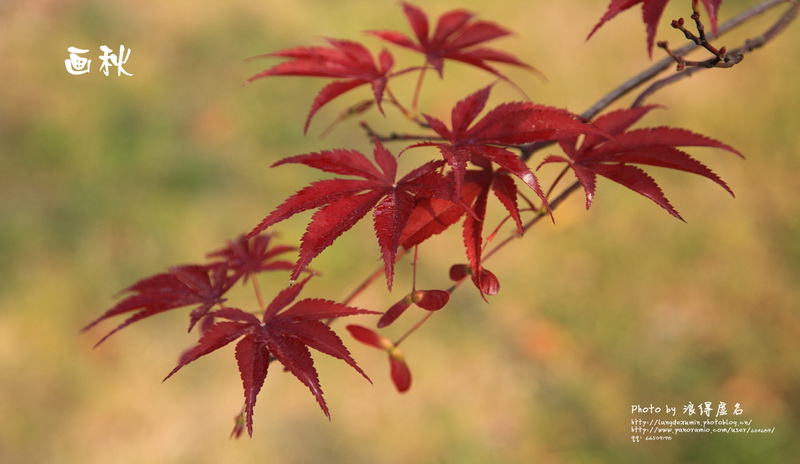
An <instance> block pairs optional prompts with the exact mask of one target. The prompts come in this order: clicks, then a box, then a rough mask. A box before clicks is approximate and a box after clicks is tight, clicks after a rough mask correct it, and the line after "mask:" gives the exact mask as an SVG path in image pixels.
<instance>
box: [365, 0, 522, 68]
mask: <svg viewBox="0 0 800 464" xmlns="http://www.w3.org/2000/svg"><path fill="white" fill-rule="evenodd" d="M402 4H403V12H404V13H405V15H406V18H408V22H409V23H410V24H411V29H412V30H413V31H414V36H415V38H416V41H414V40H413V39H411V38H410V37H408V36H406V35H405V34H403V33H400V32H395V31H368V33H369V34H372V35H375V36H378V37H380V38H381V39H384V40H386V41H388V42H391V43H393V44H395V45H399V46H401V47H405V48H409V49H411V50H415V51H418V52H420V53H423V54H424V55H425V57H426V60H427V62H428V63H430V65H431V66H433V67H434V69H436V71H437V72H438V73H439V76H440V77H441V76H442V69H443V67H444V60H446V59H449V60H455V61H461V62H463V63H467V64H470V65H472V66H476V67H478V68H481V69H483V70H485V71H488V72H490V73H492V74H494V75H496V76H498V77H503V78H504V76H503V75H502V74H500V72H498V71H497V70H496V69H494V68H493V67H491V66H490V65H489V64H488V63H487V62H498V63H505V64H511V65H515V66H521V67H525V68H529V69H533V68H531V67H530V66H528V65H527V64H525V63H523V62H521V61H519V60H518V59H517V58H515V57H513V56H511V55H509V54H507V53H505V52H501V51H499V50H495V49H491V48H483V47H477V45H479V44H482V43H484V42H488V41H490V40H494V39H498V38H500V37H505V36H507V35H510V34H511V32H510V31H508V30H506V29H504V28H502V27H500V26H498V25H497V24H494V23H491V22H488V21H473V18H474V16H475V15H474V14H473V13H471V12H469V11H464V10H452V11H449V12H447V13H445V14H443V15H442V16H441V17H440V18H439V20H438V22H437V23H436V29H434V31H433V34H431V33H430V27H429V24H428V16H427V15H426V14H425V12H423V11H422V10H421V9H420V8H418V7H416V6H414V5H411V4H409V3H406V2H403V3H402Z"/></svg>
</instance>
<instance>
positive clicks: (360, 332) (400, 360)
mask: <svg viewBox="0 0 800 464" xmlns="http://www.w3.org/2000/svg"><path fill="white" fill-rule="evenodd" d="M347 330H348V331H349V332H350V335H352V336H353V338H355V339H356V340H358V341H360V342H361V343H363V344H365V345H369V346H372V347H374V348H377V349H379V350H383V351H385V352H386V353H387V354H388V355H389V374H390V375H391V377H392V382H393V383H394V386H395V388H397V391H398V392H400V393H405V392H407V391H408V389H409V388H411V371H410V370H409V368H408V364H406V358H405V356H403V352H402V351H400V348H399V347H398V346H397V345H395V344H394V343H393V342H392V341H391V340H389V339H388V338H386V337H384V336H382V335H379V334H378V333H376V332H375V331H373V330H371V329H368V328H366V327H362V326H360V325H348V326H347Z"/></svg>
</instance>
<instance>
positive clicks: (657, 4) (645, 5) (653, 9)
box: [587, 0, 722, 56]
mask: <svg viewBox="0 0 800 464" xmlns="http://www.w3.org/2000/svg"><path fill="white" fill-rule="evenodd" d="M668 2H669V0H611V3H610V4H609V5H608V9H607V10H606V13H605V14H604V15H603V17H602V18H600V21H598V23H597V24H595V26H594V28H593V29H592V32H590V33H589V36H588V37H587V39H589V38H591V37H592V35H594V33H595V32H597V30H598V29H599V28H600V26H602V25H603V24H605V23H606V22H608V21H609V20H610V19H611V18H613V17H614V16H616V15H617V14H619V13H621V12H623V11H625V10H627V9H628V8H631V7H633V6H635V5H638V4H639V3H641V4H642V20H643V21H644V23H645V25H646V26H647V53H648V54H649V55H651V56H652V54H653V44H654V43H655V37H656V29H657V28H658V21H659V20H660V19H661V15H662V14H663V13H664V8H666V6H667V3H668ZM721 3H722V0H703V5H704V6H705V7H706V10H707V11H708V16H709V19H710V21H711V31H712V33H713V34H714V35H716V34H717V17H718V16H719V6H720V4H721Z"/></svg>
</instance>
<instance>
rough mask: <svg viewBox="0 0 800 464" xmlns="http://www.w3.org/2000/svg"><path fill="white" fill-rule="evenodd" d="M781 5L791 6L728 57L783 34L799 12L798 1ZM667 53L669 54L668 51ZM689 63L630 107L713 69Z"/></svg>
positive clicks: (657, 84)
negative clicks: (663, 89)
mask: <svg viewBox="0 0 800 464" xmlns="http://www.w3.org/2000/svg"><path fill="white" fill-rule="evenodd" d="M781 3H791V6H790V7H789V8H788V9H787V10H786V11H785V12H784V13H783V14H782V15H781V16H780V17H779V18H778V20H777V21H775V23H773V24H772V25H771V26H770V27H769V28H768V29H767V30H766V31H765V32H764V33H763V34H761V35H759V36H757V37H755V38H753V39H747V40H746V41H745V43H744V44H743V45H742V46H740V47H737V48H735V49H733V50H730V51H729V52H727V54H728V56H739V57H744V55H746V54H748V53H750V52H752V51H754V50H756V49H758V48H761V47H763V46H764V45H766V44H767V43H768V42H769V41H771V40H772V39H774V38H775V37H777V36H778V34H780V33H781V32H783V31H784V30H785V29H786V28H787V27H788V26H789V24H791V23H792V21H794V20H795V19H796V18H797V15H798V11H800V1H798V0H794V1H792V2H786V0H783V1H782V2H781ZM668 53H669V51H668ZM739 61H741V58H739ZM689 63H690V62H686V64H687V67H686V68H684V69H683V70H681V71H679V72H677V73H676V74H674V75H672V76H669V77H666V78H664V79H661V80H658V81H655V82H653V83H652V84H650V86H649V87H648V88H647V89H645V90H644V91H643V92H642V93H641V94H639V96H638V97H637V98H636V100H635V101H634V102H633V104H632V105H631V106H632V107H637V106H641V105H643V104H644V101H645V100H646V99H647V98H649V97H650V96H652V95H653V94H654V93H656V92H657V91H658V90H660V89H662V88H664V87H666V86H668V85H671V84H674V83H675V82H677V81H679V80H681V79H683V78H686V77H690V76H691V75H693V74H695V73H696V72H698V71H701V70H703V69H710V68H711V67H713V66H693V67H688V65H689ZM717 67H719V66H717Z"/></svg>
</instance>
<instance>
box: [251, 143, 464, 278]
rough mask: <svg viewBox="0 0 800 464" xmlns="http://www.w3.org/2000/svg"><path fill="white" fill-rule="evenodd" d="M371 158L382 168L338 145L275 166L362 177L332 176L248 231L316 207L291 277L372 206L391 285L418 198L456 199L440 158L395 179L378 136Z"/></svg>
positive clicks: (390, 159)
mask: <svg viewBox="0 0 800 464" xmlns="http://www.w3.org/2000/svg"><path fill="white" fill-rule="evenodd" d="M374 159H375V162H376V163H377V165H378V168H380V169H378V168H376V167H375V166H374V165H373V164H372V163H370V161H369V160H368V159H367V157H366V156H364V155H363V154H362V153H360V152H358V151H355V150H343V149H337V150H329V151H323V152H320V153H310V154H306V155H298V156H293V157H290V158H285V159H283V160H281V161H278V162H277V163H275V164H274V165H273V166H278V165H281V164H288V163H297V164H304V165H306V166H309V167H313V168H316V169H319V170H321V171H325V172H330V173H334V174H342V175H346V176H355V177H360V178H362V179H363V180H361V179H342V178H336V179H327V180H321V181H318V182H314V183H313V184H311V185H309V186H308V187H306V188H304V189H302V190H300V191H299V192H297V193H296V194H294V195H292V196H291V197H289V198H287V199H286V200H285V201H284V202H283V203H282V204H281V205H280V206H278V207H277V208H276V209H275V210H274V211H273V212H271V213H270V214H269V215H268V216H267V217H266V218H264V220H263V221H261V223H260V224H259V225H258V226H257V227H256V228H255V229H254V230H253V232H251V234H255V233H258V232H261V231H263V230H265V229H266V228H268V227H270V226H271V225H273V224H275V223H277V222H280V221H283V220H284V219H287V218H289V217H291V216H294V215H295V214H297V213H300V212H302V211H306V210H310V209H316V208H319V210H318V211H317V212H316V213H314V215H313V216H312V218H311V222H310V223H309V224H308V227H307V228H306V232H305V234H304V235H303V238H302V240H301V245H300V257H299V259H298V261H297V263H296V265H295V268H294V271H293V273H292V277H291V278H292V279H296V278H297V276H299V275H300V273H301V272H302V271H303V269H304V268H305V267H306V266H307V265H308V263H309V262H310V261H311V260H312V259H313V258H314V257H316V256H317V255H318V254H320V253H321V252H322V251H323V250H324V249H325V248H327V247H329V246H330V245H331V244H333V242H334V241H335V240H336V239H337V238H338V237H339V236H340V235H341V234H343V233H344V232H346V231H347V230H349V229H350V228H351V227H353V226H354V225H355V224H356V223H357V222H358V221H360V220H361V219H362V218H363V217H364V216H365V215H366V214H367V213H368V212H369V211H371V210H373V209H374V212H373V225H374V229H375V235H376V237H377V238H378V245H379V246H380V249H381V254H382V256H383V260H384V263H385V268H386V281H387V285H388V286H389V288H391V286H392V279H393V276H394V263H395V258H396V254H397V248H398V247H399V246H400V238H401V233H402V232H403V229H404V228H405V226H406V224H407V223H408V220H409V217H410V215H411V212H412V211H413V210H414V207H415V206H416V204H417V202H419V201H420V200H422V199H424V198H434V197H435V198H442V199H445V200H452V201H456V200H454V199H453V192H454V190H453V186H452V183H451V182H449V181H448V180H447V178H446V177H445V176H443V175H442V174H441V173H440V172H439V169H440V168H441V167H442V165H443V162H442V161H431V162H428V163H425V164H423V165H422V166H420V167H418V168H417V169H414V170H413V171H411V172H409V173H408V174H406V175H405V176H403V177H402V178H401V179H400V180H395V178H396V177H397V160H396V158H395V157H394V155H392V153H391V152H389V150H387V149H386V148H385V147H384V146H383V145H382V144H381V143H380V142H379V141H377V140H376V141H375V150H374Z"/></svg>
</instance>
